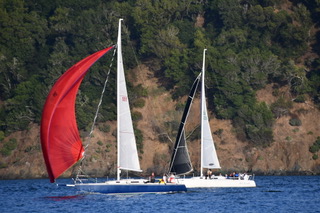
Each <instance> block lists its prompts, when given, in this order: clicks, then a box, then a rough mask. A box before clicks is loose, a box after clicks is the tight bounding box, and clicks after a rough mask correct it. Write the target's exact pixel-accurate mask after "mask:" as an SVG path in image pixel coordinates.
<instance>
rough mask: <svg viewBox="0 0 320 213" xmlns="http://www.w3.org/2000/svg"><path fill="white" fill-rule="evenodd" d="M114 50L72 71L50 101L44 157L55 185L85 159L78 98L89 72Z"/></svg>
mask: <svg viewBox="0 0 320 213" xmlns="http://www.w3.org/2000/svg"><path fill="white" fill-rule="evenodd" d="M112 48H113V46H112V47H109V48H107V49H104V50H100V51H99V52H96V53H94V54H92V55H90V56H88V57H86V58H85V59H83V60H81V61H79V62H78V63H77V64H75V65H74V66H72V67H71V68H70V69H68V70H67V71H66V72H65V73H64V74H63V75H62V76H61V77H60V78H59V79H58V81H57V82H56V83H55V84H54V86H53V87H52V89H51V91H50V93H49V95H48V97H47V100H46V103H45V105H44V109H43V112H42V120H41V130H40V135H41V147H42V152H43V157H44V160H45V163H46V167H47V171H48V175H49V178H50V181H51V182H52V183H53V182H54V181H55V179H56V178H57V177H59V176H60V175H61V174H62V173H63V172H64V171H66V170H67V169H68V168H70V167H71V166H72V165H74V164H75V163H76V162H77V161H78V160H80V159H81V158H82V157H83V154H84V148H83V145H82V141H81V139H80V135H79V131H78V127H77V123H76V115H75V100H76V95H77V92H78V89H79V86H80V84H81V82H82V80H83V78H84V76H85V74H86V73H87V72H88V69H89V68H90V67H91V66H92V65H93V64H94V63H95V62H96V61H97V60H98V59H99V58H100V57H102V56H103V55H104V54H105V53H107V52H108V51H109V50H111V49H112Z"/></svg>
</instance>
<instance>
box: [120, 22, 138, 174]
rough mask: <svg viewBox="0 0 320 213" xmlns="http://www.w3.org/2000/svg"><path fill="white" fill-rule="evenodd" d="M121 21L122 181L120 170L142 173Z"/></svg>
mask: <svg viewBox="0 0 320 213" xmlns="http://www.w3.org/2000/svg"><path fill="white" fill-rule="evenodd" d="M121 21H122V19H120V20H119V31H118V44H117V48H118V50H117V122H118V125H117V141H118V143H117V144H118V179H120V169H123V170H130V171H139V172H141V170H140V164H139V157H138V151H137V145H136V139H135V135H134V131H133V125H132V118H131V113H130V107H129V98H128V93H127V87H126V80H125V75H124V69H123V61H122V48H121Z"/></svg>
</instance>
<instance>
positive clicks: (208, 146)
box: [200, 49, 221, 176]
mask: <svg viewBox="0 0 320 213" xmlns="http://www.w3.org/2000/svg"><path fill="white" fill-rule="evenodd" d="M206 50H207V49H204V50H203V64H202V80H201V170H200V171H201V176H203V171H202V170H203V168H208V169H220V168H221V167H220V163H219V160H218V157H217V153H216V149H215V147H214V143H213V138H212V134H211V129H210V124H209V117H208V112H207V104H206V94H205V87H204V79H205V78H204V77H205V55H206Z"/></svg>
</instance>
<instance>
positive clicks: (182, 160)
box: [169, 73, 201, 175]
mask: <svg viewBox="0 0 320 213" xmlns="http://www.w3.org/2000/svg"><path fill="white" fill-rule="evenodd" d="M200 76H201V73H200V74H199V75H198V77H197V78H196V80H195V81H194V82H193V85H192V88H191V90H190V93H189V97H188V100H187V103H186V106H185V108H184V112H183V115H182V119H181V123H180V126H179V131H178V135H177V138H176V142H175V145H174V151H173V154H172V157H171V162H170V167H169V172H170V173H174V174H177V175H182V174H186V173H188V172H191V171H192V170H193V168H192V164H191V161H190V156H189V152H188V148H187V144H186V136H185V129H184V127H185V123H186V120H187V118H188V114H189V111H190V107H191V104H192V100H193V98H194V95H195V93H196V90H197V88H198V84H199V81H200Z"/></svg>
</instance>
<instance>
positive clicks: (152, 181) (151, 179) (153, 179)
mask: <svg viewBox="0 0 320 213" xmlns="http://www.w3.org/2000/svg"><path fill="white" fill-rule="evenodd" d="M149 182H151V183H154V182H156V178H155V176H154V172H152V174H151V176H150V177H149Z"/></svg>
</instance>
